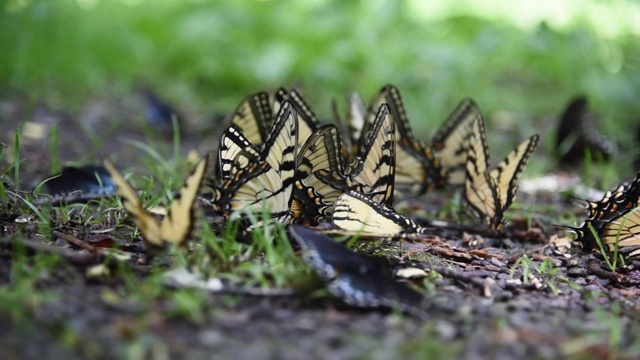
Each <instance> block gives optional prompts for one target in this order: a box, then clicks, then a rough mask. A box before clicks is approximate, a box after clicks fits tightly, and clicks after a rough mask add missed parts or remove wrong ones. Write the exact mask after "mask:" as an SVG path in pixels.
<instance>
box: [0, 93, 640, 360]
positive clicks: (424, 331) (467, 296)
mask: <svg viewBox="0 0 640 360" xmlns="http://www.w3.org/2000/svg"><path fill="white" fill-rule="evenodd" d="M26 104H27V102H26V101H23V100H22V99H20V98H19V97H17V96H5V98H4V99H3V100H2V103H1V104H0V118H1V119H2V121H0V135H1V136H2V138H1V139H0V141H2V142H4V143H5V144H8V145H9V144H12V143H13V140H12V139H13V136H14V134H15V130H16V128H18V127H19V126H20V124H21V123H23V120H24V119H29V122H30V123H34V124H41V125H44V128H45V129H49V130H50V129H51V128H52V126H55V128H56V129H57V137H58V138H59V145H58V150H57V151H55V152H52V150H51V149H52V148H51V146H50V143H49V140H48V136H44V137H43V136H40V137H38V136H37V134H25V135H23V136H24V137H23V141H22V143H21V150H20V158H21V159H22V162H21V174H20V188H21V189H31V188H33V187H34V186H35V185H36V184H37V183H38V182H39V181H41V180H42V179H44V178H46V177H47V176H48V175H50V169H51V161H52V159H56V158H59V159H61V162H62V163H63V164H89V163H91V164H96V163H99V159H100V158H101V157H104V156H108V157H109V158H111V159H113V160H115V161H116V162H117V164H118V167H119V168H121V169H125V168H130V167H133V168H134V169H135V171H136V174H137V175H139V174H143V173H144V171H145V170H144V163H141V162H140V159H141V150H140V147H136V146H132V145H131V144H132V142H131V140H136V141H140V142H143V143H145V144H148V145H149V146H150V147H152V148H154V149H156V150H157V151H158V152H159V153H160V154H166V155H167V156H168V157H169V156H170V155H169V154H172V151H173V150H172V139H173V137H172V135H171V133H167V132H166V131H164V132H159V131H156V130H155V129H154V126H153V125H150V124H148V123H147V122H145V119H144V113H145V106H146V105H145V103H144V102H143V101H142V99H141V98H137V97H133V98H132V99H127V100H122V101H112V100H109V101H106V100H101V101H97V100H96V101H93V102H91V103H89V104H87V105H84V106H82V107H81V109H80V110H78V111H74V112H65V111H63V110H56V109H54V108H52V107H51V106H49V107H46V106H42V105H38V106H36V107H35V108H29V106H27V105H26ZM115 104H118V109H120V110H119V111H118V114H115V115H114V113H113V112H112V111H110V109H112V108H114V106H115ZM204 118H205V117H204V116H203V117H201V119H195V120H192V121H191V122H190V123H192V124H203V123H205V121H204V120H203V119H204ZM183 125H184V129H183V134H182V136H181V142H180V150H181V154H182V155H183V156H186V154H187V153H188V151H189V150H190V149H198V150H200V152H201V153H203V152H204V151H206V150H213V149H214V148H215V144H216V142H217V135H218V133H219V130H220V128H221V126H220V125H219V124H218V123H213V122H211V124H209V125H207V126H204V125H201V126H195V125H189V124H183ZM190 126H191V127H190ZM23 129H26V127H23ZM202 129H209V130H208V131H203V130H202ZM23 131H24V130H23ZM9 146H11V145H9ZM4 150H5V155H4V158H3V159H2V163H1V165H2V167H3V168H4V167H5V166H7V163H8V161H9V160H8V159H7V157H6V154H7V148H5V149H4ZM534 157H535V155H534ZM621 180H622V179H621ZM426 199H427V200H412V201H411V202H410V204H411V205H410V206H405V209H410V210H405V211H413V210H411V209H415V208H417V207H420V204H421V203H422V204H423V206H422V208H423V209H427V210H428V209H430V208H432V207H433V204H439V203H446V202H447V201H448V199H447V195H444V194H429V195H428V197H427V198H426ZM527 201H533V197H531V196H526V194H523V196H521V197H520V198H519V199H518V202H521V203H522V204H523V205H524V206H522V208H527V207H528V206H529V205H531V204H530V203H527ZM535 202H536V204H544V205H548V207H547V208H549V209H554V213H553V214H551V215H549V216H541V219H542V220H540V221H538V222H536V221H534V222H533V223H534V226H533V227H532V228H531V229H529V230H527V226H526V225H525V224H524V221H518V219H517V218H516V219H515V220H514V221H513V222H512V226H511V227H510V228H509V230H508V231H507V237H502V238H496V237H495V236H494V235H492V234H488V233H487V232H483V231H478V233H474V232H473V231H469V230H467V231H443V232H441V233H439V234H438V235H437V236H430V237H428V238H425V239H424V240H416V241H413V242H409V241H400V242H395V243H392V244H390V245H389V244H386V245H385V244H384V243H383V245H382V246H387V247H388V253H389V254H391V257H392V258H393V259H394V260H395V261H404V262H405V263H411V265H412V266H417V267H423V268H425V269H427V270H435V272H437V273H438V274H439V275H438V276H435V277H433V279H432V280H430V281H428V282H427V283H428V285H427V286H424V285H420V284H421V283H422V281H415V284H417V285H415V286H416V288H418V289H421V291H422V292H423V293H424V296H425V297H426V298H427V299H428V304H429V305H428V307H427V308H426V309H425V315H424V316H415V315H411V314H403V313H400V312H399V311H396V310H392V309H384V308H378V309H361V308H355V307H352V306H349V305H347V304H345V303H343V302H342V301H341V300H339V299H336V298H333V297H331V296H328V295H322V296H312V295H311V294H304V293H303V294H296V295H290V296H272V295H265V296H256V295H249V294H211V293H206V292H204V296H205V302H206V304H207V306H206V309H207V311H205V312H204V313H203V314H199V315H198V316H195V317H190V316H185V315H184V314H181V313H180V312H179V311H178V310H177V309H176V304H175V303H173V302H172V301H170V300H163V299H162V298H160V299H158V300H153V301H151V302H145V303H144V304H142V303H141V302H136V301H132V300H131V299H128V298H127V299H126V300H122V299H123V298H126V297H118V296H117V295H118V294H126V293H127V292H128V291H129V290H128V289H129V288H128V286H130V285H128V284H127V281H126V280H125V279H122V278H119V277H118V276H117V273H118V272H117V271H115V272H114V274H116V275H113V276H110V277H106V278H101V279H89V278H87V277H86V276H85V272H86V266H83V265H82V263H81V261H76V260H77V259H75V260H71V261H69V259H70V257H68V256H66V255H67V254H69V253H71V252H75V253H83V250H82V249H80V247H78V246H77V244H76V245H72V244H69V243H68V242H66V241H63V240H61V239H60V238H58V237H56V240H55V241H53V242H50V241H45V240H43V238H42V237H39V236H37V234H36V233H37V232H36V231H35V229H36V228H37V227H36V225H33V226H16V225H15V224H16V223H15V220H16V217H18V218H19V217H20V216H22V215H26V214H13V215H11V216H3V217H2V218H1V219H0V221H1V222H2V228H3V230H2V234H1V236H2V237H1V238H0V240H1V241H0V291H1V292H5V294H9V295H4V296H3V298H5V304H4V305H0V359H42V358H52V359H53V358H66V359H76V358H78V359H86V358H96V359H110V358H118V359H120V358H133V359H139V358H140V359H142V358H167V359H168V358H185V359H200V358H202V359H205V358H207V359H208V358H235V359H257V358H274V359H299V358H336V359H338V358H344V359H355V358H381V359H389V358H424V357H429V356H432V357H436V356H437V357H439V358H465V359H558V358H584V359H591V358H593V359H599V358H607V359H614V358H620V359H622V358H628V359H632V358H640V341H639V340H638V339H640V324H639V323H638V318H639V316H638V310H639V309H640V301H639V299H640V296H639V291H638V284H640V271H638V270H636V269H638V266H640V263H639V262H635V261H631V262H628V263H627V264H626V265H627V266H626V267H625V268H624V269H619V270H618V272H617V273H613V272H611V270H610V268H609V267H608V266H607V264H606V262H605V261H604V260H603V258H602V256H600V255H599V254H590V253H582V252H580V251H579V250H577V249H568V250H567V249H563V248H562V247H558V246H556V245H554V244H552V243H551V242H550V240H551V238H552V235H553V234H554V232H555V231H556V230H555V228H554V227H553V226H552V224H553V223H560V222H561V221H560V220H559V219H554V218H553V216H557V215H558V214H559V213H561V210H566V211H568V212H576V211H578V212H579V211H580V209H576V208H575V206H573V205H571V204H568V203H566V202H564V201H562V200H561V198H560V197H558V196H555V195H554V194H551V195H549V196H536V197H535ZM516 213H517V211H516ZM538 225H540V226H538ZM64 232H66V233H74V234H76V235H77V234H78V233H82V232H74V229H73V228H69V227H67V228H65V231H64ZM77 237H78V238H79V239H80V240H83V239H82V237H81V236H80V235H78V236H77ZM127 240H128V241H130V242H131V243H133V244H139V237H136V238H130V239H127ZM138 247H139V246H138ZM52 249H55V250H52ZM43 252H44V253H55V254H59V255H60V254H62V255H60V257H61V259H60V261H57V262H56V264H55V265H53V266H49V267H47V270H46V271H44V270H43V271H42V274H40V275H39V276H38V277H37V278H38V281H37V284H36V285H35V288H36V289H37V291H35V292H33V293H31V294H29V295H23V296H24V300H22V299H19V301H16V302H14V303H12V302H11V294H15V293H18V292H19V290H18V289H16V288H15V284H16V283H17V282H16V281H17V280H16V277H17V276H19V275H18V272H17V271H16V270H15V269H16V268H21V269H24V268H25V267H26V268H29V267H30V266H31V263H33V264H36V258H37V257H38V256H39V254H41V253H43ZM63 252H64V253H63ZM18 253H20V254H21V255H20V256H17V255H16V254H18ZM523 255H526V259H527V260H524V261H523V260H522V259H523ZM543 264H546V265H543ZM33 266H37V265H33ZM541 266H543V267H546V268H545V270H544V271H542V270H540V267H541ZM134 268H135V270H134V271H133V273H134V274H135V276H137V277H140V278H144V277H146V276H149V272H150V271H151V270H150V268H149V267H147V266H145V265H139V264H137V265H135V267H134ZM12 269H13V270H12ZM550 269H551V270H550ZM114 294H115V295H114ZM121 300H122V301H121Z"/></svg>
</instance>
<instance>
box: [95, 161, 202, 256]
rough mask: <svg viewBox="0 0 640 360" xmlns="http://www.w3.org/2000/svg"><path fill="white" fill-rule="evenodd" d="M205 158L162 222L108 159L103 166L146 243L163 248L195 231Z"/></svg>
mask: <svg viewBox="0 0 640 360" xmlns="http://www.w3.org/2000/svg"><path fill="white" fill-rule="evenodd" d="M207 163H208V158H207V157H205V158H203V159H202V160H200V162H199V163H198V164H197V165H196V167H195V168H194V170H193V173H192V174H191V175H189V177H187V179H186V181H185V184H184V186H183V187H182V189H181V190H180V192H179V193H178V194H177V195H176V197H175V198H174V199H173V201H172V202H171V204H170V205H169V211H168V213H167V216H165V218H164V219H162V221H161V222H160V221H158V220H157V219H156V218H155V217H154V216H153V215H152V214H150V213H149V212H148V211H147V210H146V209H145V208H144V207H143V206H142V203H141V201H140V198H139V197H138V194H136V192H135V190H134V189H133V188H132V187H131V184H129V182H128V181H127V180H126V179H125V178H124V177H123V176H122V174H121V173H120V172H119V171H118V170H117V169H116V168H115V166H113V164H112V163H111V162H110V161H109V160H107V159H105V160H104V166H105V167H106V168H107V170H108V171H109V174H111V179H112V180H113V183H114V184H115V185H116V187H117V189H118V194H120V196H121V197H122V200H123V201H122V204H123V206H124V208H125V209H126V210H127V212H128V213H129V215H130V216H131V217H132V218H133V221H134V222H135V224H136V225H137V226H138V228H139V229H140V232H141V233H142V236H143V238H144V240H145V244H146V245H147V246H151V247H156V248H162V247H164V246H165V245H167V244H174V245H182V244H184V243H185V242H186V241H187V240H188V238H189V236H190V235H191V232H192V230H193V223H194V202H195V200H196V196H197V195H198V191H199V190H200V185H201V184H202V179H203V177H204V174H205V170H206V168H207Z"/></svg>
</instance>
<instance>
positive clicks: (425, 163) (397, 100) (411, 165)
mask: <svg viewBox="0 0 640 360" xmlns="http://www.w3.org/2000/svg"><path fill="white" fill-rule="evenodd" d="M383 103H386V104H388V106H389V111H390V112H391V115H392V116H393V118H394V120H395V121H396V141H397V144H398V146H397V149H396V178H395V186H396V189H397V190H398V191H399V192H401V193H409V194H416V195H419V194H423V193H425V192H426V191H429V190H432V189H433V188H436V187H437V188H441V187H443V186H444V185H445V181H446V178H445V171H444V169H443V168H442V166H441V164H440V161H439V160H438V159H437V158H436V156H435V155H434V152H433V149H432V147H431V146H428V145H425V144H424V143H422V142H421V141H418V140H417V139H416V138H415V136H414V134H413V130H412V129H411V125H410V123H409V117H408V116H407V111H406V108H405V107H404V103H403V101H402V97H401V95H400V91H399V90H398V88H396V87H395V86H393V85H386V86H385V87H383V88H382V89H381V90H380V92H379V93H378V94H377V95H376V96H375V97H374V99H373V100H372V101H371V104H370V105H369V116H368V118H367V122H366V123H367V124H369V128H370V127H371V124H372V119H373V118H372V114H373V112H372V110H374V109H377V108H378V107H379V106H380V105H381V104H383Z"/></svg>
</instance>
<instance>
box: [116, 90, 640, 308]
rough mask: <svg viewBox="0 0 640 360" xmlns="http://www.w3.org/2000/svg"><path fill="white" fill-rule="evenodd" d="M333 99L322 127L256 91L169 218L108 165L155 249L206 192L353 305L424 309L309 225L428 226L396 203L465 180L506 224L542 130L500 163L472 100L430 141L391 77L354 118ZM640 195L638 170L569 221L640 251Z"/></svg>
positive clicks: (292, 100)
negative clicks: (287, 245)
mask: <svg viewBox="0 0 640 360" xmlns="http://www.w3.org/2000/svg"><path fill="white" fill-rule="evenodd" d="M336 108H337V107H336V106H335V103H334V106H333V109H334V111H333V113H334V122H333V123H332V124H324V125H323V124H321V122H320V121H319V120H318V118H317V117H316V116H315V114H314V113H313V111H312V110H311V109H310V107H309V106H308V105H307V103H306V102H305V101H304V99H303V97H302V96H301V95H300V93H299V92H298V91H297V90H285V89H279V90H278V91H276V92H274V93H270V92H258V93H255V94H252V95H250V96H248V97H247V98H246V99H244V100H243V101H242V103H241V104H240V106H239V107H238V108H237V110H236V111H235V113H234V114H233V116H232V117H231V120H230V125H229V127H228V128H227V129H226V130H225V131H224V133H223V134H222V136H221V139H220V144H219V147H218V150H217V151H216V152H214V153H211V154H209V155H207V156H205V157H204V158H203V159H202V160H201V161H200V162H199V163H198V164H197V165H196V166H195V168H194V170H193V172H192V174H191V175H190V176H188V177H187V179H186V182H185V185H184V187H183V188H182V190H181V191H180V192H179V193H178V194H177V195H176V197H175V198H174V200H173V201H172V202H171V204H170V207H169V209H168V212H167V215H166V216H165V218H164V219H163V220H162V221H158V220H157V219H156V218H155V216H153V215H152V214H150V213H149V212H148V211H147V210H146V209H145V208H144V206H143V204H142V203H141V201H140V198H139V197H138V195H137V194H136V192H135V190H134V189H133V188H132V187H131V185H130V184H129V183H128V182H127V181H126V180H125V178H124V177H123V176H122V175H121V174H120V172H119V171H118V170H117V169H116V168H115V167H114V166H113V165H112V164H111V163H110V162H109V161H108V160H105V167H106V169H107V170H108V171H109V173H110V174H111V179H112V181H113V184H114V185H115V186H116V188H117V190H118V193H119V194H120V196H121V198H122V201H123V205H124V207H125V208H126V210H127V211H128V212H129V213H130V214H131V216H132V218H133V220H134V222H135V223H136V225H137V226H138V227H139V229H140V232H141V233H142V235H143V237H144V239H145V242H146V245H147V247H149V248H163V247H164V246H165V245H167V244H176V245H181V244H183V243H184V242H185V241H186V240H187V239H188V238H189V236H190V234H191V231H192V228H193V224H194V211H195V202H196V201H197V200H198V199H200V200H201V201H203V202H204V203H205V204H207V205H208V208H209V209H213V212H215V213H216V214H218V215H220V216H223V217H224V218H225V219H227V220H229V219H232V218H234V216H238V215H239V218H240V219H241V220H242V223H243V224H245V225H246V226H245V230H247V231H251V230H253V229H255V228H256V226H259V225H260V224H262V223H263V222H264V221H267V220H268V221H277V222H280V223H282V224H284V225H285V226H289V228H288V230H289V234H290V235H291V237H292V239H293V240H295V241H296V242H297V243H298V245H299V246H300V248H301V249H302V250H303V254H304V257H305V259H306V260H307V263H308V264H309V265H310V266H311V267H312V268H313V269H314V270H315V271H316V272H317V273H318V274H319V275H320V276H321V277H322V278H323V279H324V280H325V281H326V283H327V289H328V290H329V291H331V292H332V293H334V295H337V296H338V297H340V298H342V299H343V300H345V301H346V302H347V303H350V304H354V305H359V306H393V307H400V308H401V309H403V310H406V311H410V312H411V311H413V310H415V309H419V308H420V305H421V304H422V302H423V301H422V300H423V299H422V295H421V294H419V293H417V292H415V291H414V290H412V289H410V288H408V287H406V286H404V285H401V284H399V283H398V282H397V281H395V280H394V278H393V276H391V274H390V273H389V271H388V269H387V268H386V267H384V266H381V265H380V264H379V263H377V262H376V261H374V260H373V259H371V258H368V257H366V256H363V255H360V254H356V253H353V252H352V251H350V250H348V249H347V248H346V247H344V246H343V245H341V244H339V243H336V242H335V241H333V240H332V239H331V238H330V237H327V236H326V235H323V234H320V233H318V232H317V231H314V230H312V229H310V228H309V226H311V227H314V226H320V225H322V224H324V223H330V224H332V226H333V228H335V229H339V230H341V231H343V232H348V233H352V234H361V235H369V236H376V237H403V236H408V235H412V234H417V235H419V234H421V233H423V232H425V233H426V232H428V230H427V229H425V228H423V227H421V226H419V225H417V224H416V223H415V222H414V221H413V220H411V219H410V218H408V217H405V216H403V215H401V214H399V213H397V212H396V211H395V210H394V208H393V206H394V201H396V200H397V199H399V198H409V197H416V196H420V195H422V194H424V193H426V192H428V191H430V190H434V189H442V188H447V187H452V188H461V189H462V203H463V207H464V209H466V210H467V211H468V213H469V214H470V215H471V216H472V217H475V218H476V219H478V220H479V221H480V222H482V223H483V224H484V225H485V226H487V227H488V228H490V229H491V230H493V231H496V232H500V231H503V229H504V226H505V219H504V212H505V211H506V210H507V208H508V207H509V206H510V205H511V203H512V202H513V201H514V199H515V196H516V192H517V180H518V178H519V176H520V174H521V173H522V171H523V170H524V168H525V166H526V164H527V162H528V160H529V158H530V156H531V154H532V153H533V151H534V150H535V148H536V146H537V144H538V140H539V137H538V135H533V136H531V137H530V138H528V139H526V140H525V141H523V142H522V143H520V144H519V145H518V146H517V147H516V148H515V149H513V150H512V151H511V152H510V153H509V154H508V155H507V157H506V158H505V159H504V160H503V161H502V162H500V163H499V164H498V165H497V166H496V167H495V168H492V169H491V168H490V166H489V153H488V145H487V137H486V134H485V128H484V122H483V119H482V115H481V113H480V111H479V109H478V107H477V105H476V104H475V103H474V102H473V101H472V100H470V99H465V100H463V101H462V102H461V103H460V104H459V105H458V107H457V108H456V109H455V110H454V111H453V112H452V113H451V115H450V116H449V117H448V118H447V120H446V121H445V123H444V124H443V125H442V126H441V127H440V129H439V130H438V131H437V132H436V134H435V135H434V136H433V137H432V138H431V141H429V142H428V143H425V142H422V141H420V140H418V139H416V138H415V136H414V135H413V132H412V130H411V127H410V125H409V120H408V117H407V113H406V111H405V108H404V105H403V103H402V99H401V97H400V93H399V91H398V89H397V88H396V87H394V86H391V85H387V86H385V87H383V88H382V89H381V90H380V91H379V92H378V94H377V95H376V96H375V97H374V98H373V100H372V101H371V102H370V105H369V106H368V107H366V106H365V105H364V102H363V101H362V98H361V97H360V95H359V94H357V93H354V94H352V95H351V96H350V97H349V98H348V99H347V116H346V119H347V121H346V124H345V123H344V122H343V121H342V119H341V118H340V116H339V115H338V111H337V110H336ZM342 134H347V136H344V137H343V136H342ZM639 198H640V173H639V174H638V177H636V179H635V180H633V181H631V182H627V183H623V184H622V185H620V186H619V187H618V188H616V189H614V190H612V191H610V192H607V193H606V195H605V197H604V198H603V199H602V200H601V201H598V202H588V203H587V210H588V216H589V217H588V219H587V221H585V223H584V224H583V225H582V226H581V227H569V229H571V230H572V231H575V232H576V233H577V234H578V239H577V241H579V242H580V243H582V245H583V247H584V248H585V249H587V250H591V249H596V248H597V247H598V241H597V240H596V239H597V238H598V239H600V240H601V241H600V243H601V244H604V246H605V249H604V250H605V251H614V250H615V251H618V248H619V249H620V254H624V255H625V256H637V255H640V236H639V235H638V234H639V233H640V207H638V200H639ZM372 278H373V279H374V281H368V280H367V279H369V280H371V279H372Z"/></svg>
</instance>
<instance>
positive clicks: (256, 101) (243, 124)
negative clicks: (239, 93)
mask: <svg viewBox="0 0 640 360" xmlns="http://www.w3.org/2000/svg"><path fill="white" fill-rule="evenodd" d="M272 117H273V116H272V110H271V105H270V104H269V94H268V93H267V92H264V91H261V92H258V93H255V94H251V95H249V96H248V97H246V98H245V99H244V100H243V101H242V102H241V103H240V105H238V108H237V109H236V111H235V112H234V114H233V116H232V117H231V125H235V126H236V127H237V128H238V129H239V130H240V131H241V132H242V133H243V134H244V136H245V137H246V138H247V140H248V141H249V142H250V143H251V144H253V145H254V146H259V145H261V144H262V143H263V142H264V140H265V138H266V137H267V129H268V128H269V124H270V122H271V119H272Z"/></svg>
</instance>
